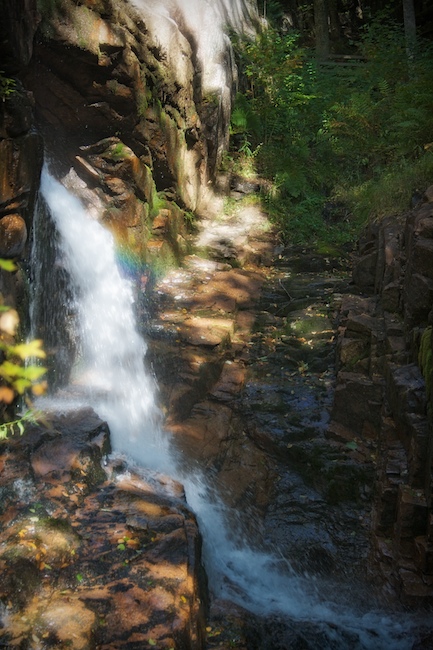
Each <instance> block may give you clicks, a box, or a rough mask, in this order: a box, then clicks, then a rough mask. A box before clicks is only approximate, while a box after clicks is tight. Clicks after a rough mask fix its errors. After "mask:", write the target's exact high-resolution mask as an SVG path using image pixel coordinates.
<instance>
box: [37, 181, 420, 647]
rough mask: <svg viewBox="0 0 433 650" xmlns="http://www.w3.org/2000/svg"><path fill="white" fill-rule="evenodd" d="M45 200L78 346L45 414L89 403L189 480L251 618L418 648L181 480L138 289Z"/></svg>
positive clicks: (64, 193) (56, 202)
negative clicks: (327, 589) (253, 541)
mask: <svg viewBox="0 0 433 650" xmlns="http://www.w3.org/2000/svg"><path fill="white" fill-rule="evenodd" d="M42 194H43V197H44V199H45V201H46V203H47V205H48V206H49V209H50V212H51V215H52V219H53V220H54V222H55V226H56V229H57V232H58V235H59V245H58V251H57V258H58V259H57V262H56V263H58V264H61V265H62V267H64V269H65V271H66V272H67V274H68V275H69V278H70V283H71V285H72V294H73V298H72V301H73V303H74V305H73V311H75V312H76V317H77V322H78V329H79V339H80V342H79V345H78V346H77V347H78V348H79V350H80V353H79V355H78V356H79V360H78V361H76V363H75V365H74V368H73V369H72V372H71V381H70V384H69V386H68V387H67V388H66V389H65V390H63V391H60V392H58V394H57V395H56V396H55V397H54V398H51V400H49V399H47V398H45V408H55V409H57V410H62V409H65V408H77V407H78V406H81V405H83V404H86V405H91V406H92V407H93V408H94V409H95V411H96V412H97V413H98V414H99V416H100V417H101V418H102V419H104V420H106V421H107V422H108V425H109V427H110V431H111V438H112V445H113V448H114V449H115V450H116V451H117V452H121V453H123V454H126V455H127V456H128V457H129V458H130V459H132V462H133V463H134V464H137V465H139V466H142V467H146V468H150V469H152V470H159V471H162V472H165V473H170V474H171V475H172V476H174V477H176V478H179V479H180V480H181V481H182V482H183V484H184V485H185V491H186V494H187V500H188V502H189V504H190V506H191V507H192V508H193V510H194V511H195V513H196V515H197V518H198V521H199V524H200V528H201V531H202V535H203V538H204V547H205V563H206V568H207V572H208V575H209V578H210V584H211V586H212V589H213V591H214V592H216V593H217V594H218V595H220V596H221V597H223V598H227V599H230V600H232V601H234V602H236V603H238V604H240V605H242V606H243V607H245V608H247V609H249V610H250V611H252V612H253V613H255V614H263V615H268V614H271V613H273V614H278V615H281V616H283V617H287V618H289V619H293V620H296V621H298V622H299V623H300V624H301V623H303V622H310V623H312V624H314V625H317V627H318V629H320V634H321V637H320V638H321V641H320V643H321V645H320V646H319V645H317V646H314V647H320V648H321V650H322V649H325V648H335V649H337V650H338V649H341V650H344V649H345V648H348V647H351V648H358V649H359V650H361V649H371V650H373V649H374V650H409V649H410V648H412V643H413V638H412V634H411V631H410V627H411V626H410V623H409V622H408V623H407V624H406V623H402V622H401V621H397V620H395V619H394V618H393V617H390V616H387V615H385V614H383V613H381V612H377V611H368V610H367V609H366V610H365V611H364V612H363V613H359V610H356V611H355V609H351V608H350V606H349V605H348V600H347V598H346V600H344V598H343V600H344V602H337V600H336V599H333V600H331V599H329V598H327V599H324V596H323V593H324V592H323V591H322V585H319V583H318V582H316V581H314V579H312V578H311V577H307V576H300V575H297V574H296V573H295V572H294V571H293V570H292V569H291V567H290V566H289V563H288V561H287V560H283V559H282V558H281V559H279V558H278V557H276V556H272V555H270V554H268V553H264V552H261V551H257V550H254V549H252V548H250V547H249V545H248V544H247V543H245V542H244V541H243V540H241V539H237V540H236V539H234V535H233V534H230V533H229V531H228V526H227V523H226V517H225V511H224V507H223V506H222V505H221V503H220V501H219V500H218V497H216V496H215V495H214V494H213V492H212V490H211V489H210V487H209V486H208V485H207V484H206V480H205V478H204V477H203V475H202V474H201V473H200V472H196V473H195V474H194V473H189V474H185V472H182V470H181V469H179V468H178V467H177V464H176V460H175V458H174V456H173V455H172V453H171V450H170V444H169V439H168V438H167V436H166V435H165V434H164V431H163V428H162V421H161V417H160V413H159V410H158V408H157V406H156V403H155V394H156V387H155V383H154V380H153V379H152V377H151V375H150V374H149V373H148V372H146V370H145V366H144V355H145V352H146V346H145V344H144V342H143V340H142V339H141V337H140V336H139V334H138V333H137V329H136V326H135V319H134V310H133V301H134V298H133V291H132V286H131V283H130V282H129V281H128V280H127V279H125V278H124V277H122V275H121V273H120V271H119V268H118V266H117V264H116V253H115V245H114V240H113V237H112V236H111V234H110V233H109V232H108V231H107V230H105V229H104V228H103V226H102V225H101V224H100V223H99V222H98V221H95V220H94V219H92V218H91V217H90V215H89V214H88V213H87V211H86V209H85V208H84V207H83V205H82V203H81V202H80V201H79V200H78V199H77V198H75V197H74V196H73V195H72V194H71V193H70V192H69V191H68V190H67V189H65V187H63V185H61V184H60V183H59V182H58V181H56V180H55V179H54V178H53V177H52V176H50V174H49V173H48V171H47V170H46V169H45V170H44V171H43V176H42ZM45 275H49V273H48V274H45ZM44 290H46V289H44ZM210 495H211V496H210ZM340 600H341V599H340ZM308 647H313V646H308Z"/></svg>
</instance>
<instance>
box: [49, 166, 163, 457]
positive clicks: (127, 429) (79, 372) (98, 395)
mask: <svg viewBox="0 0 433 650" xmlns="http://www.w3.org/2000/svg"><path fill="white" fill-rule="evenodd" d="M41 190H42V195H43V197H44V199H45V201H46V203H47V205H48V207H49V209H50V212H51V216H52V218H53V220H54V222H55V225H56V228H57V231H58V233H59V235H60V241H59V250H58V257H59V264H62V265H63V267H64V268H65V270H66V272H67V273H68V275H69V277H70V280H71V282H72V290H73V294H74V295H73V302H74V303H75V311H76V313H77V321H78V329H79V348H80V351H79V354H78V359H77V360H76V362H75V365H74V368H73V369H72V373H71V381H70V386H69V387H68V391H67V393H68V398H69V400H70V401H71V400H72V403H77V402H78V403H79V402H82V403H86V404H90V405H91V406H92V407H93V408H94V409H95V411H96V412H97V413H98V415H100V417H101V418H102V419H104V420H106V421H107V422H108V423H109V426H110V432H111V437H112V445H113V448H114V449H116V450H117V451H119V452H122V453H125V454H127V455H128V456H130V457H131V458H132V459H133V460H134V461H135V462H136V463H138V464H140V465H144V466H146V467H153V468H158V469H166V467H167V463H168V462H169V459H170V455H169V453H168V442H167V439H166V438H165V437H164V435H161V426H160V420H161V417H160V412H159V410H158V408H157V406H156V402H155V384H154V381H153V379H152V377H151V375H150V374H149V373H147V372H146V371H145V367H144V355H145V352H146V346H145V343H144V341H143V340H142V338H141V337H140V336H139V334H138V333H137V330H136V328H135V322H134V312H133V302H134V298H133V292H132V286H131V283H130V282H129V281H128V280H126V279H125V278H123V277H122V276H121V273H120V271H119V268H118V265H117V264H116V254H115V246H114V240H113V237H112V235H111V233H110V232H108V231H107V230H106V229H105V228H103V227H102V226H101V225H100V224H99V223H98V221H96V220H94V219H92V218H90V217H89V214H88V213H87V211H86V210H85V208H84V207H83V205H82V204H81V202H80V201H79V199H77V198H76V197H74V196H73V195H72V194H71V193H70V192H69V191H68V190H67V189H66V188H65V187H63V185H61V183H59V182H58V181H56V180H55V179H54V178H53V177H52V176H50V174H49V173H48V172H47V170H44V172H43V174H42V181H41Z"/></svg>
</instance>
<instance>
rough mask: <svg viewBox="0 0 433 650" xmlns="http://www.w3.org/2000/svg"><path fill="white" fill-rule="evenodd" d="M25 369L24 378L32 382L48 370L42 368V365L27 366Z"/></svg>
mask: <svg viewBox="0 0 433 650" xmlns="http://www.w3.org/2000/svg"><path fill="white" fill-rule="evenodd" d="M23 370H24V372H23V375H24V378H25V379H29V380H30V381H31V382H33V381H36V380H37V379H39V378H40V377H42V375H44V374H45V373H46V372H47V371H46V368H42V366H26V367H25V368H24V369H23Z"/></svg>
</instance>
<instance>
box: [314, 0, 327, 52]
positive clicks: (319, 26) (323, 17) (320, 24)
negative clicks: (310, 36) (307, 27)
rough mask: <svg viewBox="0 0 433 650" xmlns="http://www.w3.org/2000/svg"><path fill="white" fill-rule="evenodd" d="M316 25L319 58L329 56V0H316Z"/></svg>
mask: <svg viewBox="0 0 433 650" xmlns="http://www.w3.org/2000/svg"><path fill="white" fill-rule="evenodd" d="M314 27H315V32H316V54H317V58H318V59H327V58H328V56H329V27H328V4H327V0H314Z"/></svg>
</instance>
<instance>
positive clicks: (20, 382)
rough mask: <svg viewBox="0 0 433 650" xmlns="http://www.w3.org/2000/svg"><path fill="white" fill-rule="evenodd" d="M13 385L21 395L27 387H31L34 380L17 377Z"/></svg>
mask: <svg viewBox="0 0 433 650" xmlns="http://www.w3.org/2000/svg"><path fill="white" fill-rule="evenodd" d="M12 385H13V387H14V388H15V390H16V391H17V393H18V394H19V395H23V394H24V393H25V391H26V390H27V388H30V386H31V385H32V382H31V381H30V380H29V379H16V380H15V381H14V382H13V383H12Z"/></svg>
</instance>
